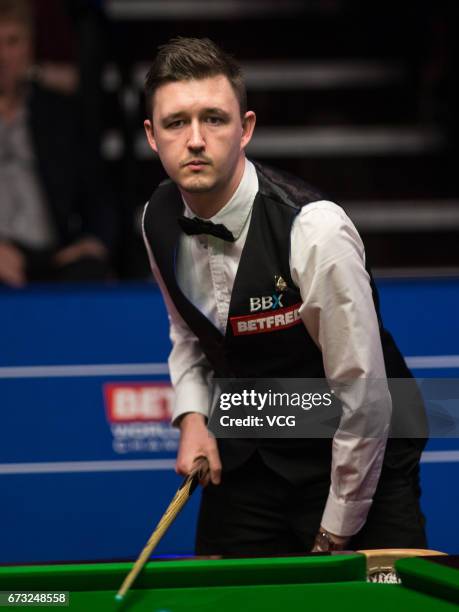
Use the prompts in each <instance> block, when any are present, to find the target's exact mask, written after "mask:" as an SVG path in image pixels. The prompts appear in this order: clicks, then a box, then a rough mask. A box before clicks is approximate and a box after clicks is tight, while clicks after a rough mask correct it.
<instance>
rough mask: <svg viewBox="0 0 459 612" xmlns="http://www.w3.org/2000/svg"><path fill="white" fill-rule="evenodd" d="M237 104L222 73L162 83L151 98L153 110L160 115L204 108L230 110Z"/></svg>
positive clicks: (230, 87) (229, 84) (231, 89)
mask: <svg viewBox="0 0 459 612" xmlns="http://www.w3.org/2000/svg"><path fill="white" fill-rule="evenodd" d="M237 104H238V101H237V98H236V94H235V93H234V91H233V88H232V86H231V83H230V82H229V81H228V79H227V78H226V77H225V76H224V75H218V76H214V77H208V78H205V79H188V80H186V81H173V82H170V83H164V84H163V85H160V87H158V89H157V90H156V92H155V95H154V99H153V106H154V110H155V111H156V112H158V113H159V114H160V115H164V114H172V113H178V112H182V111H187V110H204V109H206V108H221V109H222V110H225V111H227V112H230V111H231V110H232V107H233V106H234V105H236V107H237Z"/></svg>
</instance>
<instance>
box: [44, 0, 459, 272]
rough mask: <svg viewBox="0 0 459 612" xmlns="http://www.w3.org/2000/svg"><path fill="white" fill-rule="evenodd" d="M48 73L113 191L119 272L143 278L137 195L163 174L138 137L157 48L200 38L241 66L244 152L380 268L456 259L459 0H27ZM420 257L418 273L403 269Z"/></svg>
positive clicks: (143, 195) (430, 265)
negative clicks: (313, 203)
mask: <svg viewBox="0 0 459 612" xmlns="http://www.w3.org/2000/svg"><path fill="white" fill-rule="evenodd" d="M35 9H36V20H37V28H36V47H37V62H38V64H39V65H41V67H42V78H43V79H44V80H48V82H49V83H51V84H52V85H53V86H55V87H58V88H61V89H66V90H68V91H72V90H75V89H76V90H77V91H78V92H79V94H80V97H81V100H82V103H83V108H84V111H85V118H86V121H87V123H88V126H89V127H90V130H91V132H92V133H93V134H94V138H95V141H97V142H98V143H99V144H98V146H100V147H101V151H102V154H103V158H104V163H105V165H106V169H107V175H108V177H109V181H110V183H111V186H112V187H113V191H114V193H115V194H116V196H115V197H116V198H117V199H116V206H117V207H118V208H119V211H120V218H121V223H122V227H121V232H120V240H119V242H118V244H117V247H116V254H115V255H116V257H115V260H116V272H117V275H118V277H120V278H145V277H148V276H149V269H148V262H147V260H146V256H145V254H144V248H143V244H142V240H141V236H140V215H141V211H142V208H143V205H144V203H145V202H146V200H147V199H148V198H149V196H150V194H151V192H152V191H153V189H154V188H155V186H156V185H157V184H158V182H159V181H160V180H161V179H162V178H163V177H164V172H163V170H162V168H161V165H160V163H159V161H158V160H157V159H155V158H154V157H153V155H152V154H150V152H149V151H148V149H147V146H146V141H145V138H144V135H143V126H142V123H143V119H144V103H143V96H142V84H143V78H144V75H145V73H146V70H147V68H148V65H149V63H150V62H151V60H152V58H153V57H154V55H155V50H156V48H157V46H158V45H159V44H162V43H164V42H166V41H167V40H168V39H169V38H171V37H173V36H177V35H182V36H198V37H204V36H208V37H210V38H212V39H213V40H215V41H216V42H217V43H218V44H220V45H221V46H223V48H224V49H225V50H227V51H229V52H230V53H232V54H234V55H235V56H236V57H237V58H238V59H239V60H240V62H241V63H242V64H243V67H245V72H246V77H247V82H248V94H249V107H250V108H251V109H253V110H255V111H256V113H257V115H258V123H257V130H256V136H255V140H254V142H253V147H252V149H249V156H250V155H252V156H253V157H254V158H258V159H260V160H262V161H264V162H265V163H268V164H272V165H275V166H278V167H280V168H284V169H287V170H290V171H291V172H294V173H296V174H298V175H300V176H302V177H303V178H305V179H306V180H307V181H308V182H310V183H312V184H313V185H315V186H316V187H318V188H319V189H321V190H322V191H323V192H325V194H327V197H328V198H329V199H332V200H334V201H336V202H337V203H339V204H341V205H342V206H343V207H344V208H345V209H346V210H347V211H348V212H349V214H350V216H351V217H352V219H353V220H354V222H355V223H356V225H357V227H358V229H359V230H360V232H361V234H362V235H363V238H364V242H365V244H366V248H367V257H368V259H369V261H370V263H371V265H372V266H373V267H374V268H377V269H378V270H379V271H383V272H385V273H389V274H394V273H398V274H403V273H406V272H407V269H408V271H409V273H410V274H413V273H416V272H419V273H425V272H426V269H428V272H430V273H432V272H439V271H441V272H445V271H446V272H447V273H451V272H454V271H456V272H457V269H459V248H458V243H459V241H458V227H459V199H458V195H459V194H458V191H459V189H458V181H457V174H458V167H457V159H458V157H457V149H458V131H459V130H458V117H457V113H458V42H457V33H458V32H457V30H458V13H459V9H458V3H457V2H455V1H454V0H437V1H436V2H435V1H433V0H432V1H431V0H424V1H417V2H415V1H414V0H413V1H410V0H406V1H402V2H400V1H399V2H392V1H382V0H372V2H368V1H366V2H365V1H364V0H310V1H307V0H300V1H299V0H277V1H275V0H272V1H270V0H245V1H242V0H240V1H239V0H194V1H193V0H167V1H166V0H135V1H134V0H111V1H109V0H107V1H105V2H102V1H91V0H68V1H65V0H61V1H60V0H38V1H37V0H35ZM413 268H414V270H413Z"/></svg>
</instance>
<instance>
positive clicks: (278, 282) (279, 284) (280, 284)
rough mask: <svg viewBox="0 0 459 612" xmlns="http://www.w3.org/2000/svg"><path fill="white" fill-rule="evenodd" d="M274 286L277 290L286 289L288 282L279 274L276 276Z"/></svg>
mask: <svg viewBox="0 0 459 612" xmlns="http://www.w3.org/2000/svg"><path fill="white" fill-rule="evenodd" d="M274 286H275V288H276V291H285V290H286V289H287V283H286V282H285V280H284V279H283V278H282V276H278V275H277V274H276V275H275V276H274Z"/></svg>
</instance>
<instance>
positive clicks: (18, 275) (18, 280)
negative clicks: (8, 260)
mask: <svg viewBox="0 0 459 612" xmlns="http://www.w3.org/2000/svg"><path fill="white" fill-rule="evenodd" d="M0 280H2V281H3V282H5V283H6V284H7V285H10V286H12V287H23V286H24V285H25V282H26V277H25V274H24V271H23V270H22V268H20V267H14V266H11V267H6V266H2V268H1V270H0Z"/></svg>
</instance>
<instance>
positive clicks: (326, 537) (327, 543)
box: [312, 525, 350, 552]
mask: <svg viewBox="0 0 459 612" xmlns="http://www.w3.org/2000/svg"><path fill="white" fill-rule="evenodd" d="M349 539H350V538H348V537H344V536H337V535H335V534H334V533H330V532H329V531H327V530H326V529H324V528H323V527H322V525H321V526H320V529H319V531H318V533H317V535H316V539H315V541H314V546H313V548H312V552H329V551H332V550H344V549H345V548H346V545H347V543H348V542H349Z"/></svg>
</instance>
